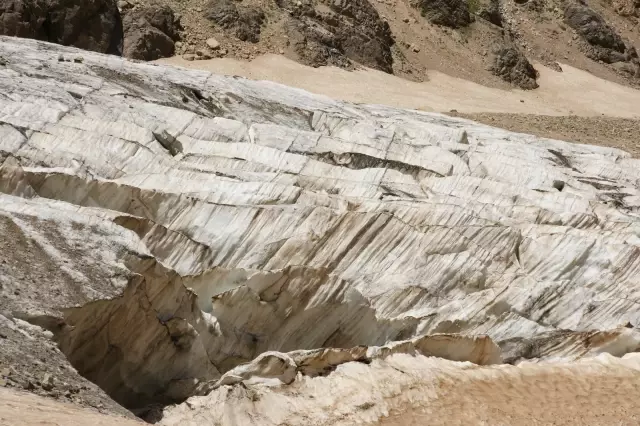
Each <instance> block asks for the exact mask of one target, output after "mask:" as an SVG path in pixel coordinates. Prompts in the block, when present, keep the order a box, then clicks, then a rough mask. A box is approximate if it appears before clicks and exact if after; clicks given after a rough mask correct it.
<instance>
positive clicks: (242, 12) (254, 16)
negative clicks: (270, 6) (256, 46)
mask: <svg viewBox="0 0 640 426" xmlns="http://www.w3.org/2000/svg"><path fill="white" fill-rule="evenodd" d="M205 17H206V18H207V19H209V20H211V21H213V22H215V23H216V24H217V25H219V26H220V27H222V28H223V29H226V30H233V31H234V32H235V36H236V37H238V38H239V39H240V40H242V41H250V42H252V43H257V42H258V41H259V40H260V31H261V28H262V24H263V22H264V20H265V14H264V12H263V11H262V9H260V8H251V7H238V6H236V4H235V3H234V2H233V1H232V0H213V1H211V2H209V4H208V5H207V12H206V13H205Z"/></svg>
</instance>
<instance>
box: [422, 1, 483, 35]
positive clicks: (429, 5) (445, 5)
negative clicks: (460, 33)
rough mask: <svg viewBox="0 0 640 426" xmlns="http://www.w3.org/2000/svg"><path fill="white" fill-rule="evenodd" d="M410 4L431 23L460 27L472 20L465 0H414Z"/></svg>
mask: <svg viewBox="0 0 640 426" xmlns="http://www.w3.org/2000/svg"><path fill="white" fill-rule="evenodd" d="M412 4H413V6H414V7H416V8H418V9H419V10H420V12H421V13H422V16H424V17H425V18H427V19H428V20H429V22H431V23H432V24H436V25H444V26H446V27H451V28H461V27H466V26H467V25H469V24H470V23H471V22H472V20H473V19H472V17H471V14H470V13H469V4H468V3H467V1H466V0H416V1H414V2H412Z"/></svg>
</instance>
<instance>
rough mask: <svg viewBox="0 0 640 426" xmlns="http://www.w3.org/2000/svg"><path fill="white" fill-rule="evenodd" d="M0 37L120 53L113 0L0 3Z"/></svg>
mask: <svg viewBox="0 0 640 426" xmlns="http://www.w3.org/2000/svg"><path fill="white" fill-rule="evenodd" d="M0 34H2V35H9V36H16V37H25V38H34V39H38V40H45V41H49V42H52V43H57V44H63V45H66V46H75V47H79V48H81V49H85V50H93V51H96V52H101V53H111V54H120V53H121V52H122V22H121V20H120V13H119V12H118V8H117V6H116V2H115V0H2V2H0Z"/></svg>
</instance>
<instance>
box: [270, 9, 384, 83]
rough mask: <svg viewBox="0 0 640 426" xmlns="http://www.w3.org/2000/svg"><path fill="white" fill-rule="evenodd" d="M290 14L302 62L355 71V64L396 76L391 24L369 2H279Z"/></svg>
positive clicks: (292, 34) (290, 27)
mask: <svg viewBox="0 0 640 426" xmlns="http://www.w3.org/2000/svg"><path fill="white" fill-rule="evenodd" d="M277 4H278V6H279V7H280V8H281V9H282V10H283V11H291V18H289V19H288V20H287V23H286V31H287V35H288V37H289V40H290V41H291V44H292V46H293V48H294V50H295V51H296V52H297V54H298V55H299V57H300V58H301V59H302V61H303V62H304V63H306V64H309V65H312V66H316V67H317V66H322V65H336V66H341V67H345V68H349V67H352V65H351V61H355V62H357V63H360V64H362V65H365V66H367V67H370V68H374V69H379V70H381V71H384V72H387V73H391V72H393V68H392V65H393V57H392V55H391V47H392V46H393V44H394V39H393V36H392V34H391V29H390V28H389V24H388V23H387V22H386V21H384V20H383V19H382V18H381V17H380V15H379V14H378V12H377V11H376V9H375V8H374V7H373V6H372V5H371V3H369V1H368V0H336V1H331V2H327V3H326V4H324V3H322V2H305V3H300V2H296V1H291V0H278V1H277Z"/></svg>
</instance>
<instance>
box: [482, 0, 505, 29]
mask: <svg viewBox="0 0 640 426" xmlns="http://www.w3.org/2000/svg"><path fill="white" fill-rule="evenodd" d="M478 16H479V17H481V18H482V19H484V20H485V21H489V22H491V23H492V24H493V25H497V26H499V27H502V14H501V13H500V1H499V0H491V1H490V2H489V4H488V5H487V6H486V7H484V8H482V9H480V11H479V12H478Z"/></svg>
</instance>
